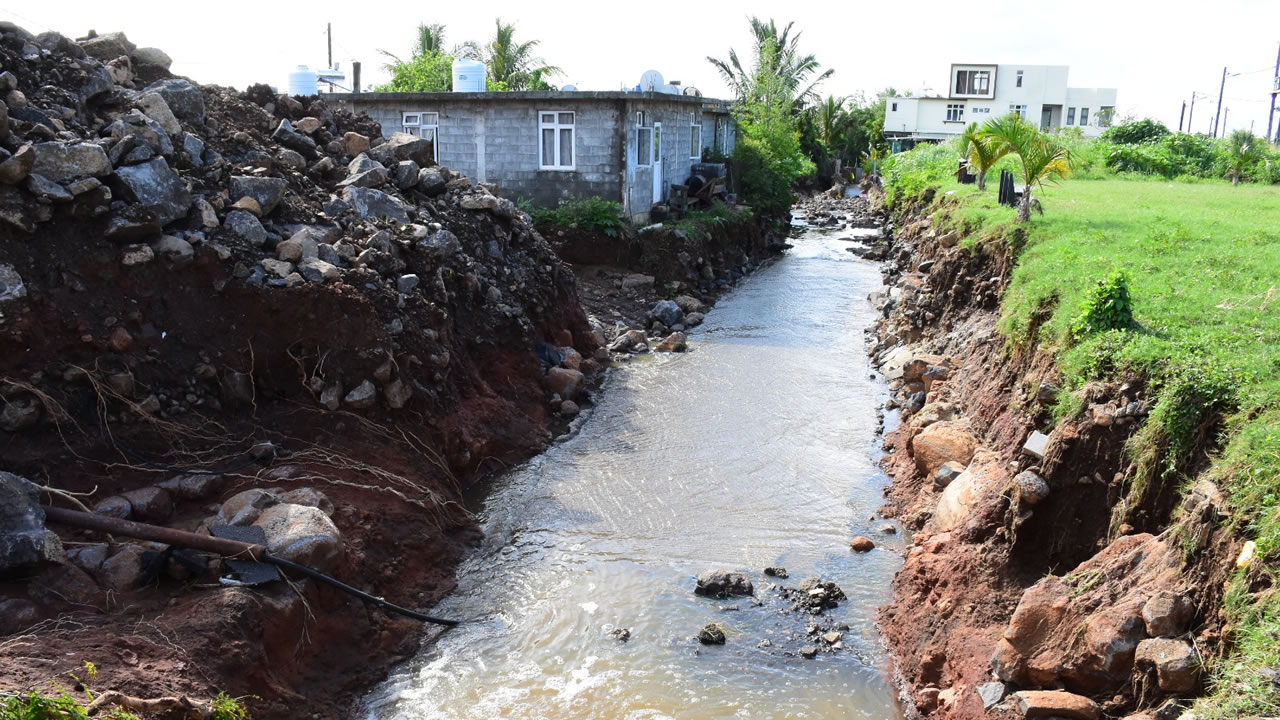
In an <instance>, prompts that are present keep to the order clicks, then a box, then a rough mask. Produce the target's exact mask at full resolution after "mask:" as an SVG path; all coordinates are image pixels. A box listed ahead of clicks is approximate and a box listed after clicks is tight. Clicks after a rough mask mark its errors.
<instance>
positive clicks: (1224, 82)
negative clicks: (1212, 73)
mask: <svg viewBox="0 0 1280 720" xmlns="http://www.w3.org/2000/svg"><path fill="white" fill-rule="evenodd" d="M1226 89H1227V69H1226V68H1225V67H1223V68H1222V83H1221V84H1220V85H1218V110H1217V112H1216V113H1215V114H1214V117H1213V136H1214V137H1218V128H1219V127H1220V126H1219V125H1218V119H1219V118H1221V117H1222V91H1223V90H1226Z"/></svg>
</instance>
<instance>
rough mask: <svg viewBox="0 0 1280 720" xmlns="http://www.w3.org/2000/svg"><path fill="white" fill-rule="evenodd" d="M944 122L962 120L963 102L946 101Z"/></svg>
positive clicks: (958, 121)
mask: <svg viewBox="0 0 1280 720" xmlns="http://www.w3.org/2000/svg"><path fill="white" fill-rule="evenodd" d="M946 122H953V123H962V122H964V103H947V119H946Z"/></svg>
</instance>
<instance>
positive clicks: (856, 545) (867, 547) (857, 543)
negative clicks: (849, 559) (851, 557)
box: [849, 535, 876, 552]
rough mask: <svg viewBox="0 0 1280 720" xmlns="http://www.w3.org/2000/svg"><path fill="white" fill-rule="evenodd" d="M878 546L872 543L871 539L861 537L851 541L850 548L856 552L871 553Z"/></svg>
mask: <svg viewBox="0 0 1280 720" xmlns="http://www.w3.org/2000/svg"><path fill="white" fill-rule="evenodd" d="M875 547H876V544H875V543H873V542H871V538H869V537H865V536H863V535H859V536H858V537H856V538H854V539H852V540H850V541H849V548H850V549H851V550H853V551H854V552H869V551H871V550H874V549H875Z"/></svg>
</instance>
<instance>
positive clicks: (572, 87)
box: [560, 85, 578, 92]
mask: <svg viewBox="0 0 1280 720" xmlns="http://www.w3.org/2000/svg"><path fill="white" fill-rule="evenodd" d="M560 89H561V90H562V91H564V92H577V91H578V86H577V85H565V86H564V87H562V88H560Z"/></svg>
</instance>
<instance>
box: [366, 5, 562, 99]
mask: <svg viewBox="0 0 1280 720" xmlns="http://www.w3.org/2000/svg"><path fill="white" fill-rule="evenodd" d="M494 25H495V27H494V33H493V37H492V38H490V39H489V41H488V42H485V43H477V42H474V41H470V40H468V41H467V42H464V43H461V44H459V45H455V46H453V47H452V48H450V49H448V50H446V49H445V44H444V40H445V26H444V25H440V24H434V25H427V24H425V23H422V24H419V25H418V30H417V37H416V38H415V41H414V44H413V47H412V48H411V54H410V55H409V57H408V58H407V59H402V58H401V57H400V56H399V55H396V54H395V53H392V52H389V51H387V50H379V51H378V52H380V53H382V54H383V56H385V57H386V58H387V60H388V62H387V63H386V64H385V65H383V68H384V69H385V70H387V71H388V72H390V73H391V80H389V81H388V82H387V83H385V84H383V85H379V86H377V87H375V88H374V92H449V91H451V90H453V61H454V60H455V59H456V58H469V59H471V60H479V61H480V62H483V63H484V66H485V89H486V90H489V91H491V92H505V91H510V90H555V89H556V88H555V87H554V86H552V85H551V84H549V83H548V82H547V79H548V78H551V77H554V76H556V75H559V74H561V71H560V68H558V67H556V66H554V65H548V64H547V63H546V61H545V60H543V59H542V58H540V57H538V56H537V55H535V54H534V53H535V52H536V50H537V47H538V44H539V41H537V40H526V41H524V42H519V41H517V40H516V39H515V33H516V28H515V25H514V24H513V23H504V22H502V20H501V19H497V20H495V21H494Z"/></svg>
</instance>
